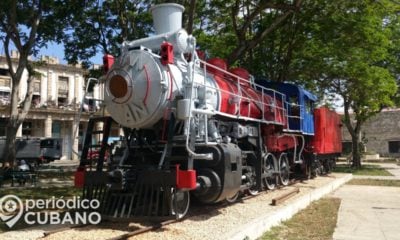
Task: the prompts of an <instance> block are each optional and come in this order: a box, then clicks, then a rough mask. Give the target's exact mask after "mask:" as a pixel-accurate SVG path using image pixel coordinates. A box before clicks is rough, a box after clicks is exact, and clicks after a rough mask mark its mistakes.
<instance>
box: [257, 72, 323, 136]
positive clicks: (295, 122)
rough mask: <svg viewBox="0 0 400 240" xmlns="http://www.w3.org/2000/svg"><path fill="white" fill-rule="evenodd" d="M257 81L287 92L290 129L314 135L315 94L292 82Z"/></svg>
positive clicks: (265, 85) (264, 85)
mask: <svg viewBox="0 0 400 240" xmlns="http://www.w3.org/2000/svg"><path fill="white" fill-rule="evenodd" d="M256 83H257V84H259V85H261V86H263V87H267V88H272V89H275V90H277V91H279V92H281V93H283V94H285V96H286V104H285V105H286V108H287V110H288V115H289V130H290V131H293V132H299V133H302V134H305V135H314V115H313V112H314V102H315V101H316V100H317V97H316V96H315V95H313V94H312V93H310V92H309V91H307V90H305V89H303V88H301V87H299V86H296V85H294V84H290V83H277V82H269V81H265V80H264V79H260V80H256Z"/></svg>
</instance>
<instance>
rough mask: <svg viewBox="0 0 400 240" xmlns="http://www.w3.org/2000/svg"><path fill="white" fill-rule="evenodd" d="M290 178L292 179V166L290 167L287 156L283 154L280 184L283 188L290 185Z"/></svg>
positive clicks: (280, 167) (280, 164) (280, 162)
mask: <svg viewBox="0 0 400 240" xmlns="http://www.w3.org/2000/svg"><path fill="white" fill-rule="evenodd" d="M289 178H290V166H289V159H288V158H287V156H286V154H281V156H280V157H279V182H280V183H281V184H282V185H283V186H287V185H289Z"/></svg>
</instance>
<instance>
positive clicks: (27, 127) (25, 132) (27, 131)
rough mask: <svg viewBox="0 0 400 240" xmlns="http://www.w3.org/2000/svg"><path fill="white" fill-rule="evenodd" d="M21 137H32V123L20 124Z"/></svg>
mask: <svg viewBox="0 0 400 240" xmlns="http://www.w3.org/2000/svg"><path fill="white" fill-rule="evenodd" d="M22 136H32V122H23V123H22Z"/></svg>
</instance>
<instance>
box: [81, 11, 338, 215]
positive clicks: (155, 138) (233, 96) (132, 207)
mask: <svg viewBox="0 0 400 240" xmlns="http://www.w3.org/2000/svg"><path fill="white" fill-rule="evenodd" d="M183 10H184V8H183V7H182V6H180V5H178V4H172V3H169V4H161V5H157V6H154V7H152V9H151V11H152V14H153V19H154V28H155V30H156V34H155V35H154V36H151V37H148V38H144V39H139V40H135V41H130V42H124V43H123V44H122V46H121V53H120V55H119V56H118V57H117V58H116V59H115V60H114V58H113V57H111V56H106V57H105V68H106V69H107V70H108V71H107V73H106V75H105V76H104V78H103V81H104V89H105V91H104V104H105V106H106V110H107V112H108V113H109V115H110V116H111V118H112V119H113V120H114V121H116V122H117V123H118V124H119V125H120V126H121V127H122V128H123V132H124V146H125V147H124V148H123V149H124V150H123V154H122V157H121V158H120V159H119V160H118V161H109V162H108V163H107V166H106V167H107V168H105V167H104V159H103V158H104V156H105V153H104V152H105V151H106V150H105V149H104V148H105V145H106V140H105V138H106V137H107V136H108V133H107V131H109V127H110V124H111V120H110V121H105V122H104V126H103V129H105V130H104V131H103V132H102V134H103V142H102V144H99V145H98V147H100V148H101V149H100V157H99V159H98V161H97V164H96V165H97V166H96V169H95V170H94V171H90V169H91V168H88V165H90V164H92V163H91V162H90V161H88V159H87V154H86V153H87V151H89V150H88V149H89V148H90V147H92V145H91V143H90V138H91V137H92V135H93V134H94V132H95V131H93V130H92V129H91V128H92V125H93V123H92V124H91V123H90V122H89V126H88V131H87V134H86V138H85V146H84V149H83V151H82V157H81V164H80V168H79V171H78V172H77V175H76V176H77V178H76V183H77V185H80V186H83V187H84V197H86V198H98V199H101V211H102V213H103V214H106V215H111V216H114V217H136V216H146V217H177V218H181V217H183V216H184V215H185V214H186V213H187V211H188V209H189V205H190V201H191V198H192V199H194V200H195V201H197V202H200V203H203V204H209V203H216V202H221V201H229V202H234V201H235V200H236V199H237V198H238V196H239V195H241V194H251V195H256V194H257V193H258V192H259V191H261V190H263V189H265V188H267V189H273V188H275V186H276V185H277V184H282V185H287V184H288V183H289V179H290V178H291V177H293V176H295V174H299V175H301V174H303V175H304V173H305V174H306V175H307V174H308V175H309V176H311V175H312V174H313V173H316V172H317V170H318V171H319V172H318V173H322V172H327V171H329V169H330V168H331V166H332V164H333V161H334V158H335V157H336V155H337V153H339V152H340V150H339V149H338V147H336V145H335V147H336V148H334V149H332V151H331V152H329V154H325V152H324V150H321V149H323V146H322V147H321V146H319V148H318V149H319V150H321V151H320V152H319V153H318V154H316V153H315V151H314V149H315V148H314V145H316V143H317V142H318V144H320V145H321V141H324V139H320V138H318V139H317V140H318V141H313V139H314V136H315V135H321V136H322V133H316V132H315V131H314V118H313V117H314V109H313V108H314V107H313V103H314V101H315V100H316V98H315V97H314V96H313V95H312V94H311V93H309V92H307V91H306V90H304V89H302V88H300V87H298V86H295V85H291V84H285V83H281V84H271V83H268V82H266V81H262V80H260V79H254V77H253V76H251V75H250V74H249V72H248V71H247V70H246V69H243V68H229V67H228V66H227V64H226V63H225V61H223V60H222V59H218V58H213V59H208V60H206V59H203V58H201V54H199V52H198V51H196V38H195V37H193V36H191V35H188V34H187V32H186V31H185V30H184V29H182V27H181V21H182V20H181V17H182V12H183ZM319 112H322V113H320V114H325V113H326V112H329V113H330V111H329V110H326V111H319ZM111 118H107V119H111ZM102 119H104V118H102ZM318 119H319V118H318ZM332 119H334V120H332ZM324 120H325V121H328V122H330V124H331V125H332V127H334V128H335V129H337V126H336V125H338V124H339V123H338V120H337V119H336V118H330V119H325V118H324ZM93 121H94V120H93ZM332 121H334V122H332ZM316 124H319V122H317V123H316ZM107 129H108V130H107ZM316 129H318V131H320V132H321V131H325V126H322V127H321V128H316ZM333 131H335V130H333ZM339 138H340V136H339V135H338V136H335V137H334V139H333V138H332V139H331V141H339V140H340V139H339ZM322 145H323V144H322ZM321 156H323V157H321Z"/></svg>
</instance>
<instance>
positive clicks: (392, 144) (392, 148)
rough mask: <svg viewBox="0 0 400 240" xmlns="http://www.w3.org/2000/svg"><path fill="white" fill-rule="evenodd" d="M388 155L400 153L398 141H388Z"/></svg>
mask: <svg viewBox="0 0 400 240" xmlns="http://www.w3.org/2000/svg"><path fill="white" fill-rule="evenodd" d="M388 144H389V153H400V141H389V142H388Z"/></svg>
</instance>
